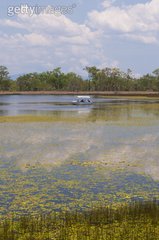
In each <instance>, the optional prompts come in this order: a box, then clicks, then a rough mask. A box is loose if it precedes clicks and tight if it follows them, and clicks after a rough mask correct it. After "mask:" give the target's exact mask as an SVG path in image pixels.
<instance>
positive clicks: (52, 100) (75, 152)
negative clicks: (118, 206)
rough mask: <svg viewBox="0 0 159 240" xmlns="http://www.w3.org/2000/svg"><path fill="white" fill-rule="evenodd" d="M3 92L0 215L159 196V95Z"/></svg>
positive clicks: (1, 109) (0, 145)
mask: <svg viewBox="0 0 159 240" xmlns="http://www.w3.org/2000/svg"><path fill="white" fill-rule="evenodd" d="M73 98H74V97H73V96H51V95H50V96H43V95H42V96H34V95H33V96H0V183H1V184H0V213H2V214H7V213H8V212H9V213H10V212H18V213H19V214H20V213H24V212H37V211H44V212H48V211H51V210H52V209H56V210H59V209H61V208H65V209H74V208H80V209H81V208H87V207H90V206H92V205H93V204H95V205H96V204H97V203H104V202H105V203H110V202H121V201H125V200H126V201H131V200H132V199H143V198H146V199H147V198H152V197H158V195H159V100H158V99H144V98H138V99H133V98H128V99H126V98H104V97H94V98H93V99H94V103H93V104H92V105H89V106H75V105H72V104H71V101H72V100H73Z"/></svg>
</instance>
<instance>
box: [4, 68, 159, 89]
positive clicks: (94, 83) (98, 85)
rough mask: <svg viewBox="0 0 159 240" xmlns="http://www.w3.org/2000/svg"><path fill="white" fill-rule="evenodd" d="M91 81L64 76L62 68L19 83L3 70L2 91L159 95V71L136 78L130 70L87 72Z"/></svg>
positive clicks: (20, 79) (27, 76) (70, 74)
mask: <svg viewBox="0 0 159 240" xmlns="http://www.w3.org/2000/svg"><path fill="white" fill-rule="evenodd" d="M84 70H85V71H87V73H88V78H87V79H83V78H82V77H81V76H80V75H78V74H76V73H74V72H68V73H64V72H62V71H61V68H55V69H54V70H52V71H47V72H42V73H37V72H34V73H28V74H24V75H22V76H19V77H18V78H17V79H16V80H12V79H10V77H9V72H8V69H7V68H6V67H5V66H0V91H54V90H56V91H159V68H158V69H156V70H154V71H153V73H152V74H146V75H143V76H141V77H139V78H135V77H134V76H133V73H132V71H131V70H130V69H128V70H127V72H126V73H125V72H123V71H121V70H120V69H119V68H108V67H106V68H103V69H99V68H97V67H95V66H93V67H86V68H85V69H84Z"/></svg>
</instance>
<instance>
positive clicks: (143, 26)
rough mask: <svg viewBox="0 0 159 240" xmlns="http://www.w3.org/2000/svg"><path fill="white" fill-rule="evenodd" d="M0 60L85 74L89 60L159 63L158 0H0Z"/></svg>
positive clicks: (140, 69)
mask: <svg viewBox="0 0 159 240" xmlns="http://www.w3.org/2000/svg"><path fill="white" fill-rule="evenodd" d="M0 5H1V6H0V65H4V66H6V67H7V68H8V70H9V72H10V74H11V75H14V74H23V73H29V72H43V71H48V70H49V71H50V70H53V69H54V68H56V67H61V69H62V71H64V72H70V71H73V72H76V73H77V74H80V75H82V76H84V75H85V74H86V72H85V71H84V70H83V69H84V68H85V67H86V66H96V67H98V68H105V67H118V68H120V69H121V70H123V71H127V69H128V68H130V69H131V70H132V71H133V73H134V75H135V76H141V75H143V74H147V73H152V71H153V70H155V69H156V68H158V67H159V0H149V1H148V0H120V1H119V0H87V1H84V0H58V1H57V0H54V1H51V0H45V1H44V0H43V1H42V0H38V1H36V0H28V1H27V0H25V1H24V2H23V0H17V1H15V0H1V2H0Z"/></svg>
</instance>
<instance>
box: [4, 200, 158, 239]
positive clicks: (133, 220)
mask: <svg viewBox="0 0 159 240" xmlns="http://www.w3.org/2000/svg"><path fill="white" fill-rule="evenodd" d="M0 239H1V240H51V239H52V240H128V239H129V240H130V239H131V240H133V239H134V240H157V239H159V203H158V202H157V201H156V200H154V201H150V202H140V201H139V202H134V203H131V204H129V205H128V204H125V205H123V204H122V205H120V206H116V207H114V208H113V207H110V206H105V207H99V208H97V209H96V208H92V209H91V210H89V211H84V212H61V213H57V214H56V213H50V214H47V215H39V216H38V215H36V216H26V215H24V216H20V217H18V218H17V217H16V216H15V215H13V217H12V218H6V219H5V220H1V221H0Z"/></svg>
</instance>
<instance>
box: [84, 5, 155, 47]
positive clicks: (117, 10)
mask: <svg viewBox="0 0 159 240" xmlns="http://www.w3.org/2000/svg"><path fill="white" fill-rule="evenodd" d="M158 3H159V2H158V0H152V1H149V2H147V3H145V4H134V5H128V6H121V7H119V6H113V5H112V4H111V1H104V2H103V5H105V6H107V8H106V9H104V10H103V11H96V10H94V11H92V12H90V13H89V14H88V17H89V24H90V26H91V27H94V28H100V29H103V30H104V31H105V32H110V31H112V30H113V31H116V32H119V33H120V34H121V33H123V34H127V35H125V36H126V37H128V36H130V38H132V36H136V37H133V38H134V39H136V40H139V41H141V42H144V43H155V42H157V37H156V34H157V33H159V7H158ZM145 33H146V34H145ZM147 33H149V34H148V35H147ZM128 34H130V35H128ZM131 34H132V35H131ZM150 35H151V37H150Z"/></svg>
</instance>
